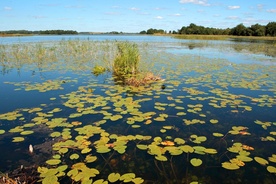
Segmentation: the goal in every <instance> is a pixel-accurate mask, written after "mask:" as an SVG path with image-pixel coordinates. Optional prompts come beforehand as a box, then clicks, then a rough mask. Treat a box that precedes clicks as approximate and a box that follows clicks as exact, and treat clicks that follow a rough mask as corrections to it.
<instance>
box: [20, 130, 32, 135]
mask: <svg viewBox="0 0 276 184" xmlns="http://www.w3.org/2000/svg"><path fill="white" fill-rule="evenodd" d="M32 133H34V131H32V130H26V131H23V132H21V133H20V134H21V135H30V134H32Z"/></svg>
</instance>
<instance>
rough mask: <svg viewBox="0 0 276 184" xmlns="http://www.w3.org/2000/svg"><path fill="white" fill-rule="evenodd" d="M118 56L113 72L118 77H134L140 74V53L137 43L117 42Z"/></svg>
mask: <svg viewBox="0 0 276 184" xmlns="http://www.w3.org/2000/svg"><path fill="white" fill-rule="evenodd" d="M116 45H117V55H116V56H115V59H114V63H113V72H114V74H115V75H117V76H125V75H129V74H131V75H133V74H136V73H137V72H138V64H139V61H140V53H139V49H138V45H137V44H135V43H130V42H128V41H125V42H117V44H116Z"/></svg>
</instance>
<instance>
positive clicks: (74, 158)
mask: <svg viewBox="0 0 276 184" xmlns="http://www.w3.org/2000/svg"><path fill="white" fill-rule="evenodd" d="M79 157H80V156H79V155H78V154H76V153H74V154H72V155H70V159H71V160H76V159H78V158H79Z"/></svg>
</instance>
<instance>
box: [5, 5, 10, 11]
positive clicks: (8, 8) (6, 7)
mask: <svg viewBox="0 0 276 184" xmlns="http://www.w3.org/2000/svg"><path fill="white" fill-rule="evenodd" d="M4 10H7V11H10V10H12V8H11V7H8V6H5V7H4Z"/></svg>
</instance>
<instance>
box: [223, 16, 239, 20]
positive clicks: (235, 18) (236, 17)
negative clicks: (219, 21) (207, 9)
mask: <svg viewBox="0 0 276 184" xmlns="http://www.w3.org/2000/svg"><path fill="white" fill-rule="evenodd" d="M226 19H231V20H237V19H239V17H238V16H228V17H227V18H226Z"/></svg>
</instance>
